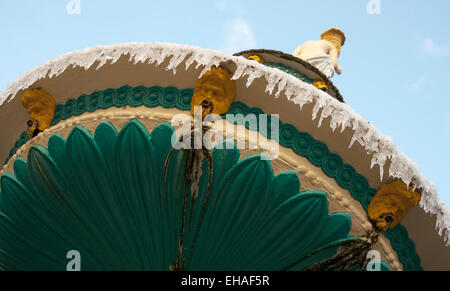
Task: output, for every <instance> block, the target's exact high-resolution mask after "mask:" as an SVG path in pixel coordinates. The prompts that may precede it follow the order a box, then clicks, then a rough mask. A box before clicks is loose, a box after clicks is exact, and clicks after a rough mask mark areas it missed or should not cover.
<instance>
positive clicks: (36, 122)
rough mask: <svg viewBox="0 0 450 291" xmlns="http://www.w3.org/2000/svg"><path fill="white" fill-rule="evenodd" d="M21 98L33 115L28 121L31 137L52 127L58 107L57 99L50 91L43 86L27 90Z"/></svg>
mask: <svg viewBox="0 0 450 291" xmlns="http://www.w3.org/2000/svg"><path fill="white" fill-rule="evenodd" d="M21 100H22V104H23V106H24V107H25V108H26V109H27V111H28V113H29V114H30V117H31V118H30V120H29V121H28V127H29V128H28V136H29V137H34V136H36V135H37V133H39V132H41V131H44V130H46V129H47V128H49V127H50V123H51V122H52V119H53V115H54V114H55V108H56V100H55V98H53V96H52V95H51V94H50V93H48V92H47V91H46V90H45V89H41V88H37V89H31V90H26V91H25V92H24V93H23V94H22V97H21Z"/></svg>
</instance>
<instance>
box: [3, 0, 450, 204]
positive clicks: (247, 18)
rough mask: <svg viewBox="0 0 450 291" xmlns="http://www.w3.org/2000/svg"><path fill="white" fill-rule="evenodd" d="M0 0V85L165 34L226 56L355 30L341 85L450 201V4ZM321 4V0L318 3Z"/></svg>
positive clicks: (289, 48)
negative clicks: (57, 61)
mask: <svg viewBox="0 0 450 291" xmlns="http://www.w3.org/2000/svg"><path fill="white" fill-rule="evenodd" d="M69 2H70V0H39V1H36V0H1V1H0V35H1V38H0V39H1V40H0V42H1V43H0V44H1V45H0V52H1V53H0V67H1V70H0V90H2V91H3V90H4V89H5V87H6V85H7V83H9V82H11V81H12V80H13V79H14V78H15V77H17V76H19V75H21V74H22V73H24V72H26V71H28V70H30V69H32V68H33V67H35V66H38V65H40V64H42V63H43V62H45V61H47V60H49V59H51V58H54V57H57V56H59V55H61V54H63V53H65V52H70V51H74V50H78V49H83V48H86V47H91V46H95V45H99V44H114V43H120V42H130V41H138V42H141V41H160V42H176V43H181V44H189V45H195V46H199V47H203V48H212V49H217V50H222V51H225V52H228V53H233V52H237V51H240V50H244V49H250V48H266V49H276V50H281V51H284V52H288V53H292V52H293V51H294V49H295V48H296V47H297V46H298V45H300V44H301V43H302V42H304V41H306V40H310V39H318V38H319V37H320V33H321V32H322V31H324V30H326V29H328V28H329V27H332V26H335V27H339V28H341V29H342V30H343V31H344V32H345V33H346V35H347V42H346V44H345V46H344V47H343V48H342V53H341V57H340V64H341V66H342V68H343V70H344V72H343V74H342V75H340V76H339V75H338V76H335V77H334V78H333V82H334V83H335V84H336V86H337V87H338V88H339V89H340V91H341V92H342V94H343V96H344V98H345V100H346V102H347V103H348V104H349V105H350V106H351V107H353V108H354V109H355V110H356V111H357V112H358V113H359V114H361V115H362V116H363V117H365V118H366V119H367V120H368V121H370V122H371V123H373V124H375V125H376V126H377V127H378V128H379V129H380V130H381V131H382V132H383V133H384V134H386V135H389V136H392V137H393V139H394V142H396V143H397V145H398V146H399V148H400V150H401V151H403V152H405V153H406V154H407V155H408V156H409V157H410V158H411V159H412V160H413V161H415V162H416V163H417V164H418V165H419V167H420V169H421V170H422V172H423V173H424V174H425V175H426V176H427V177H428V178H429V179H430V180H431V181H433V182H434V183H435V184H436V185H437V187H438V188H439V192H440V197H441V199H442V200H443V201H445V202H446V203H447V205H450V183H448V182H449V180H450V170H449V167H450V148H449V147H448V144H449V142H450V110H449V107H450V93H449V90H448V88H447V84H448V83H449V79H450V70H449V67H450V66H449V65H450V1H448V0H432V1H418V0H415V1H410V0H409V1H407V0H395V1H394V0H379V3H380V4H381V6H380V8H381V9H380V10H381V11H380V12H381V13H380V14H369V13H368V11H367V9H366V8H367V4H368V3H369V2H370V1H369V0H340V1H336V0H321V1H311V0H309V1H300V0H293V1H287V0H284V1H264V0H258V1H254V0H246V1H232V0H209V1H206V0H201V1H193V0H189V1H187V0H183V1H181V0H178V1H170V0H165V1H153V0H127V1H119V0H117V1H110V0H80V3H81V10H80V14H70V13H68V11H67V9H66V8H67V4H68V3H69ZM319 2H320V3H319Z"/></svg>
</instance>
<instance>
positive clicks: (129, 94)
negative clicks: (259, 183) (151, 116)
mask: <svg viewBox="0 0 450 291" xmlns="http://www.w3.org/2000/svg"><path fill="white" fill-rule="evenodd" d="M193 92H194V90H193V89H183V90H179V89H177V88H175V87H166V88H162V87H159V86H153V87H149V88H148V87H144V86H138V87H134V88H132V87H130V86H123V87H121V88H119V89H107V90H104V91H96V92H94V93H92V94H90V95H81V96H80V97H78V98H77V99H69V100H67V102H66V103H65V104H58V105H57V106H56V110H55V115H54V117H53V121H52V123H51V124H52V125H55V124H57V123H58V122H60V121H62V120H65V119H68V118H70V117H72V116H76V115H80V114H82V113H84V112H93V111H95V110H97V109H107V108H110V107H113V106H115V107H121V106H125V105H130V106H134V107H136V106H142V105H145V106H146V107H156V106H163V107H165V108H173V107H176V108H178V109H180V110H190V103H191V98H192V94H193ZM228 114H234V115H237V114H243V115H244V116H245V115H247V114H255V115H260V114H264V112H263V111H262V110H261V109H260V108H250V107H248V106H247V105H246V104H244V103H242V102H234V103H233V104H232V105H231V107H230V110H229V111H228ZM223 117H226V115H223ZM271 118H272V116H271V115H269V116H268V120H267V129H266V128H260V126H259V118H257V124H256V128H257V129H258V131H259V132H260V133H261V134H263V135H264V136H266V137H268V138H270V137H271V135H270V133H271V130H270V125H271ZM235 122H236V123H239V122H240V121H239V120H235ZM244 122H245V121H244ZM278 122H279V128H280V132H279V143H280V144H281V145H282V146H284V147H287V148H291V149H292V150H293V151H294V152H295V153H297V154H299V155H300V156H303V157H305V158H307V159H308V160H309V161H310V162H311V163H312V164H314V165H316V166H317V167H320V168H321V169H322V171H323V172H324V173H325V174H326V175H327V176H329V177H330V178H333V179H335V180H336V182H337V183H338V184H339V185H340V186H341V187H342V188H344V189H347V190H348V191H349V192H350V194H351V195H352V196H353V198H355V199H356V200H358V201H359V202H360V203H361V205H362V206H363V207H364V209H366V210H367V208H368V205H369V203H370V201H371V200H372V198H373V195H374V194H375V193H376V189H373V188H370V186H369V183H368V182H367V179H366V178H365V177H364V176H362V175H360V174H358V173H357V172H356V170H355V169H354V168H353V167H352V166H351V165H349V164H344V163H343V161H342V158H341V157H340V156H339V155H337V154H335V153H331V152H330V151H329V149H328V147H327V145H326V144H324V143H322V142H320V141H318V140H315V139H314V138H313V137H312V136H311V135H309V134H308V133H306V132H300V131H298V130H297V128H296V127H295V126H293V125H291V124H288V123H282V122H281V121H280V120H278ZM245 126H246V127H247V128H249V127H250V126H251V127H252V128H255V127H254V126H255V125H253V124H252V125H250V124H249V123H245ZM28 140H29V138H28V136H27V133H26V131H25V132H24V133H22V134H21V136H20V139H19V140H18V141H17V142H16V144H15V145H14V148H13V149H12V150H11V151H10V156H9V157H8V159H7V160H6V163H7V162H8V161H9V159H10V158H11V157H12V156H13V155H14V154H15V153H16V151H17V150H18V149H19V148H20V147H21V146H22V145H23V144H25V143H26V142H27V141H28ZM386 236H387V237H388V238H389V240H390V241H391V245H392V247H393V249H394V250H395V251H396V252H397V254H398V257H399V260H400V261H401V262H402V264H403V269H404V270H405V271H415V270H422V267H421V266H420V258H419V257H418V255H417V253H416V250H415V245H414V242H413V241H412V240H411V239H410V238H409V236H408V231H407V230H406V228H404V227H403V226H401V225H398V226H397V227H395V228H394V229H391V230H388V231H387V232H386Z"/></svg>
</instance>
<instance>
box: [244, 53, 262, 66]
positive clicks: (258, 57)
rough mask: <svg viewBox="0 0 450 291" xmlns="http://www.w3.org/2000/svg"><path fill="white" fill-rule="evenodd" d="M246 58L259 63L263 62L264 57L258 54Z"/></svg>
mask: <svg viewBox="0 0 450 291" xmlns="http://www.w3.org/2000/svg"><path fill="white" fill-rule="evenodd" d="M247 59H249V60H253V61H257V62H258V63H260V64H262V63H264V59H263V58H262V57H260V56H258V55H251V56H249V57H248V58H247Z"/></svg>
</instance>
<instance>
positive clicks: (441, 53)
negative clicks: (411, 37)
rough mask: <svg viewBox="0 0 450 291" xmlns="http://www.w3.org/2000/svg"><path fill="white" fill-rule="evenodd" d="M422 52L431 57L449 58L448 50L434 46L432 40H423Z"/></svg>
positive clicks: (449, 52) (445, 47)
mask: <svg viewBox="0 0 450 291" xmlns="http://www.w3.org/2000/svg"><path fill="white" fill-rule="evenodd" d="M422 47H423V50H424V51H425V52H426V53H427V54H428V55H431V56H437V57H447V56H450V48H449V47H447V46H443V45H438V44H436V43H435V42H434V41H433V40H432V39H430V38H428V39H426V40H424V42H423V44H422Z"/></svg>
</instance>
